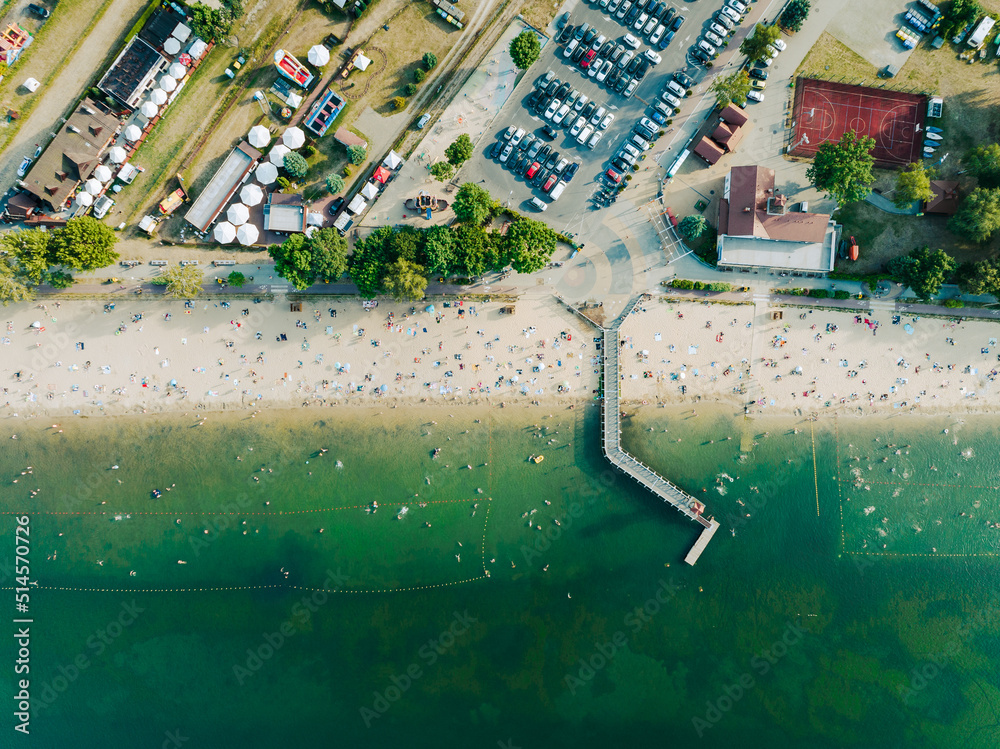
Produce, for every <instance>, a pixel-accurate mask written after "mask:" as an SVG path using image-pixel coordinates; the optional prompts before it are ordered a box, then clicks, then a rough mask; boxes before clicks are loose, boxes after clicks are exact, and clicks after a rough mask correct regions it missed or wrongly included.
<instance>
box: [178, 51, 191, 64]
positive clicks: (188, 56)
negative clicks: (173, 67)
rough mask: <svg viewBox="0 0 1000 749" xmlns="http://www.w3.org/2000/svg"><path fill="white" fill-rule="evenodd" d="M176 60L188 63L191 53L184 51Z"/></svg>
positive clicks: (189, 62)
mask: <svg viewBox="0 0 1000 749" xmlns="http://www.w3.org/2000/svg"><path fill="white" fill-rule="evenodd" d="M177 62H179V63H180V64H181V65H190V64H191V63H192V60H191V55H189V54H188V53H187V52H185V53H184V54H183V55H181V56H180V57H178V58H177Z"/></svg>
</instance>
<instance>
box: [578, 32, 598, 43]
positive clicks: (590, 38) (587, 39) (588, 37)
mask: <svg viewBox="0 0 1000 749" xmlns="http://www.w3.org/2000/svg"><path fill="white" fill-rule="evenodd" d="M596 38H597V29H595V28H593V27H591V28H589V29H587V33H586V34H584V35H583V39H582V40H581V41H580V44H582V45H583V46H584V47H589V46H590V45H591V44H593V43H594V39H596Z"/></svg>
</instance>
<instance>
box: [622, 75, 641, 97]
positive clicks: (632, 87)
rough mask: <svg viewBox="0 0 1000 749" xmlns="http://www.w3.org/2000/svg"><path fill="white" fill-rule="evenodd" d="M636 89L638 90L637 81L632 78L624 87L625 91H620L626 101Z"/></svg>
mask: <svg viewBox="0 0 1000 749" xmlns="http://www.w3.org/2000/svg"><path fill="white" fill-rule="evenodd" d="M637 88H639V81H637V80H636V79H635V78H633V79H632V80H631V81H629V82H628V85H627V86H626V87H625V90H624V91H622V96H624V97H625V98H626V99H629V98H631V96H632V94H634V93H635V90H636V89H637Z"/></svg>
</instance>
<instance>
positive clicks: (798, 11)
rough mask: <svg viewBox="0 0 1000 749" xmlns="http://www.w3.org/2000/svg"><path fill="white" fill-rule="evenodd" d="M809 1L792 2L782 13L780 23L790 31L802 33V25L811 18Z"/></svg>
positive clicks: (798, 0) (796, 0)
mask: <svg viewBox="0 0 1000 749" xmlns="http://www.w3.org/2000/svg"><path fill="white" fill-rule="evenodd" d="M809 9H810V3H809V0H792V1H791V2H790V3H789V4H788V5H787V6H786V7H785V10H784V11H783V12H782V13H781V20H780V21H779V23H780V24H781V25H782V26H783V27H784V28H786V29H788V30H789V31H801V30H802V24H803V23H804V22H805V20H806V18H808V17H809Z"/></svg>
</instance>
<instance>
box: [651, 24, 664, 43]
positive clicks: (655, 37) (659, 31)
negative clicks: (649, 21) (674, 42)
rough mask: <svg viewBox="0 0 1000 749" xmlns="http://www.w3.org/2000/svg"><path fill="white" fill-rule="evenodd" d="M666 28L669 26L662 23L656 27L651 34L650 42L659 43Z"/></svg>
mask: <svg viewBox="0 0 1000 749" xmlns="http://www.w3.org/2000/svg"><path fill="white" fill-rule="evenodd" d="M666 30H667V27H666V26H664V25H663V24H662V23H661V24H660V25H659V26H657V27H656V29H655V30H654V31H653V33H652V34H650V37H649V43H650V44H657V43H659V41H660V40H661V39H662V38H663V34H664V33H665V32H666Z"/></svg>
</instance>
